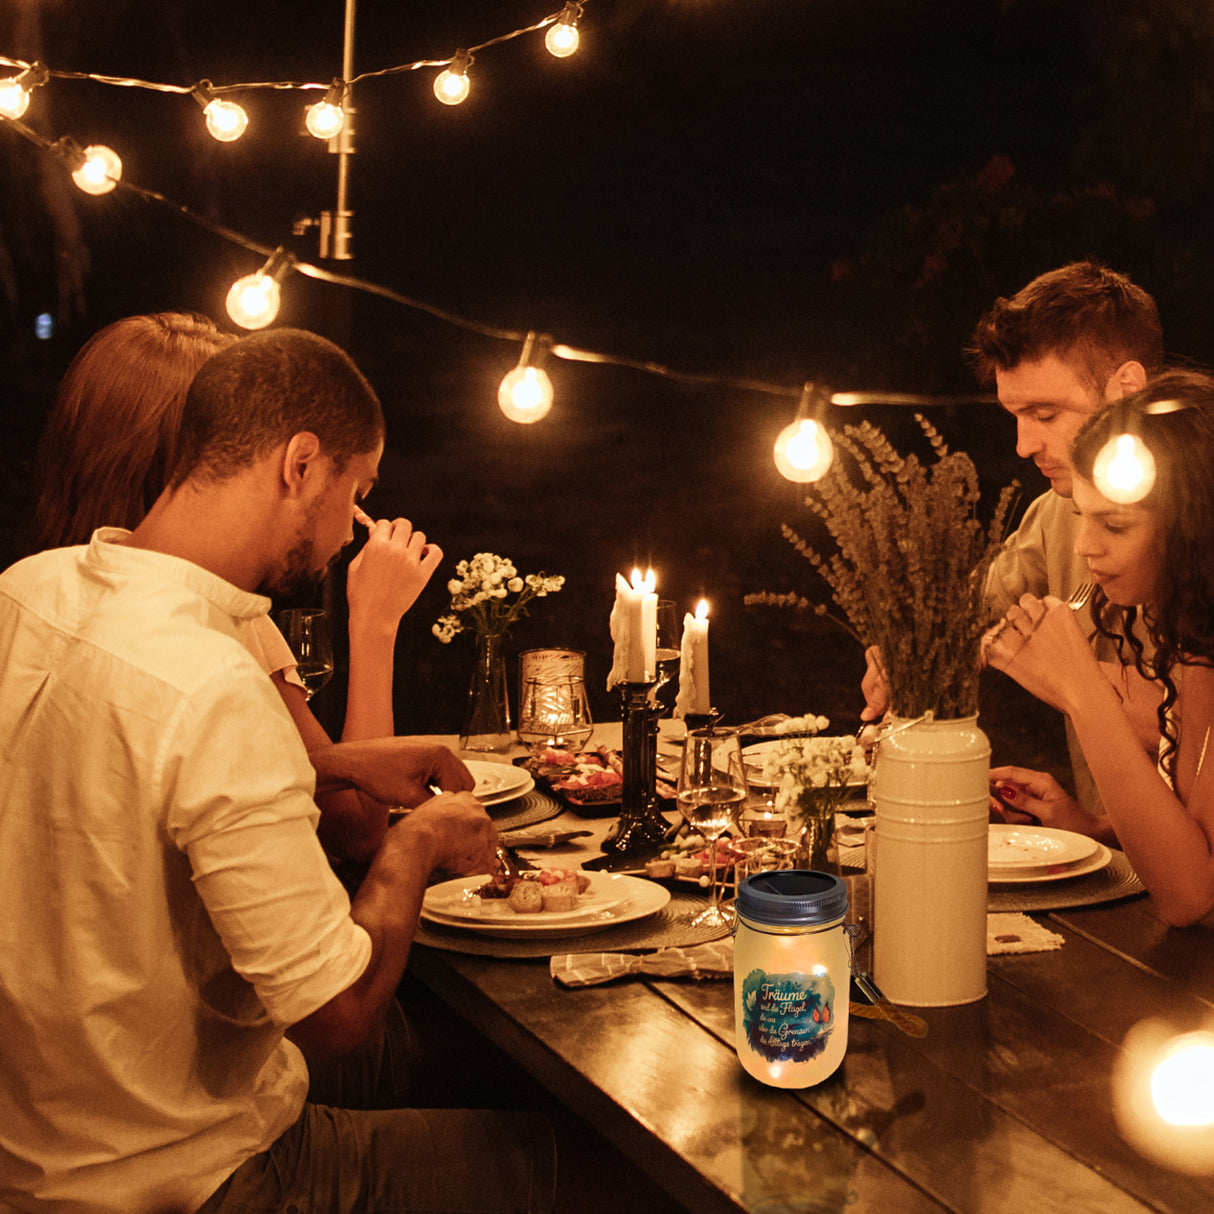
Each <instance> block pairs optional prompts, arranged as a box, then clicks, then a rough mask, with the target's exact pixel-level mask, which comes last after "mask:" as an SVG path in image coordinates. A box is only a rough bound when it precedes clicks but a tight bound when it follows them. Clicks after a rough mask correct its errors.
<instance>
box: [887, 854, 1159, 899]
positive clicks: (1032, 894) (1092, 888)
mask: <svg viewBox="0 0 1214 1214" xmlns="http://www.w3.org/2000/svg"><path fill="white" fill-rule="evenodd" d="M1110 850H1111V851H1112V853H1113V858H1112V860H1110V861H1109V863H1108V864H1107V865H1105V867H1104V868H1102V869H1100V870H1099V871H1098V872H1094V873H1086V874H1085V875H1084V876H1082V877H1068V878H1065V879H1064V880H1061V881H1045V882H1042V883H1041V884H1039V885H1010V886H1002V887H995V886H989V887H988V889H987V902H986V909H987V910H988V911H1043V910H1057V909H1059V908H1060V907H1064V906H1093V905H1095V904H1096V903H1098V902H1114V901H1116V900H1117V899H1118V898H1128V897H1131V896H1132V895H1134V894H1144V893H1146V887H1145V886H1144V885H1143V883H1142V882H1141V881H1139V879H1138V875H1137V874H1136V873H1135V872H1134V870H1133V869H1132V868H1131V867H1130V862H1129V860H1127V859H1126V858H1125V853H1124V852H1120V851H1117V850H1116V849H1115V848H1111V849H1110ZM877 871H878V878H877V879H878V880H880V875H879V874H880V864H878V868H877Z"/></svg>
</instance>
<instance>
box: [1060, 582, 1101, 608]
mask: <svg viewBox="0 0 1214 1214" xmlns="http://www.w3.org/2000/svg"><path fill="white" fill-rule="evenodd" d="M1095 589H1096V583H1095V582H1084V583H1083V585H1082V586H1076V587H1075V589H1074V590H1073V591H1072V592H1071V597H1070V598H1069V599H1067V601H1066V605H1067V606H1068V607H1069V608H1070V609H1071V610H1072V611H1079V610H1080V609H1081V608H1082V607H1084V606H1086V605H1087V601H1088V599H1090V598H1091V597H1092V591H1093V590H1095Z"/></svg>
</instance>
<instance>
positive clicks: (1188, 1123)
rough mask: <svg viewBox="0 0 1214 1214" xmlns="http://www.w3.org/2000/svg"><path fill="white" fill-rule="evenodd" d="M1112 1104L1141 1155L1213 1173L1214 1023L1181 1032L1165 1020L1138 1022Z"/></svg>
mask: <svg viewBox="0 0 1214 1214" xmlns="http://www.w3.org/2000/svg"><path fill="white" fill-rule="evenodd" d="M1113 1108H1114V1112H1115V1113H1116V1116H1117V1124H1118V1128H1119V1129H1120V1130H1121V1133H1122V1136H1123V1137H1124V1138H1125V1139H1126V1141H1127V1142H1129V1143H1130V1144H1131V1145H1132V1146H1133V1147H1134V1148H1135V1149H1136V1150H1137V1151H1138V1152H1139V1153H1140V1154H1142V1155H1144V1156H1146V1157H1147V1158H1148V1159H1153V1160H1155V1161H1156V1162H1158V1163H1162V1164H1164V1165H1166V1166H1167V1167H1170V1168H1175V1169H1176V1170H1177V1171H1181V1172H1187V1173H1189V1174H1191V1175H1210V1174H1214V1025H1211V1024H1209V1023H1207V1024H1206V1025H1205V1026H1204V1027H1202V1028H1200V1029H1197V1030H1195V1031H1189V1032H1179V1033H1178V1032H1176V1030H1175V1028H1174V1027H1172V1026H1170V1025H1169V1024H1168V1023H1167V1022H1166V1021H1163V1020H1143V1021H1140V1022H1139V1023H1138V1024H1136V1025H1134V1027H1133V1028H1132V1029H1131V1030H1130V1031H1129V1033H1128V1034H1127V1035H1126V1039H1125V1041H1124V1043H1123V1045H1122V1052H1121V1055H1120V1057H1119V1059H1118V1063H1117V1067H1116V1070H1115V1071H1114V1075H1113Z"/></svg>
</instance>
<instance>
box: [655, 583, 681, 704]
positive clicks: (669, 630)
mask: <svg viewBox="0 0 1214 1214" xmlns="http://www.w3.org/2000/svg"><path fill="white" fill-rule="evenodd" d="M654 663H655V665H656V666H657V675H658V681H657V682H656V683H655V684H654V685H653V688H652V689H651V690H650V692H649V699H650V702H651V703H653V704H657V703H658V692H659V691H661V690H662V688H663V687H665V686H666V684H667V683H669V682H670V681H671V680H672V679H673V678H674V677H675V672H676V671H677V670H678V668H679V615H678V612H677V611H676V610H675V605H674V600H673V599H658V631H657V649H656V650H655V652H654ZM671 707H672V705H670V704H666V703H665V702H664V701H663V702H662V713H661V714H660V715H665V714H666V713H667V712H669V711H670V709H671Z"/></svg>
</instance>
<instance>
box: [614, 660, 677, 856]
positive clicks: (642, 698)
mask: <svg viewBox="0 0 1214 1214" xmlns="http://www.w3.org/2000/svg"><path fill="white" fill-rule="evenodd" d="M655 683H656V680H650V681H648V682H644V683H625V684H624V685H623V692H622V696H623V726H624V729H623V734H624V741H623V762H624V771H623V782H624V787H623V791H622V794H621V798H620V818H619V821H618V822H617V823H616V825H615V828H614V829H613V830H612V832H611V833H610V834H609V835H608V836H607V838H606V839H604V840H603V851H605V852H608V853H613V854H615V855H623V854H625V853H629V852H637V851H643V850H645V849H649V848H652V847H653V846H654V845H655V844H658V843H660V842H661V841H662V839H663V838H664V837H665V835H666V832H667V831H668V830H669V829H670V824H669V823H668V822H667V821H666V819H665V818H664V817H663V816H662V812H661V810H660V809H659V808H658V795H657V769H658V718H659V717H660V716H661V715H662V706H661V704H657V705H655V704H653V703H652V702H651V701H650V692H651V691H652V690H653V687H654V685H655Z"/></svg>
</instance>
